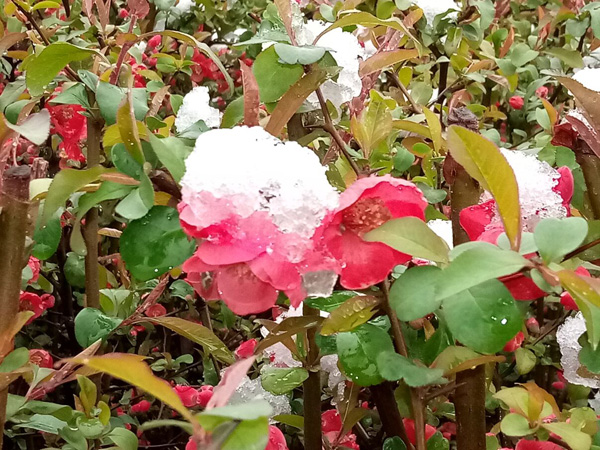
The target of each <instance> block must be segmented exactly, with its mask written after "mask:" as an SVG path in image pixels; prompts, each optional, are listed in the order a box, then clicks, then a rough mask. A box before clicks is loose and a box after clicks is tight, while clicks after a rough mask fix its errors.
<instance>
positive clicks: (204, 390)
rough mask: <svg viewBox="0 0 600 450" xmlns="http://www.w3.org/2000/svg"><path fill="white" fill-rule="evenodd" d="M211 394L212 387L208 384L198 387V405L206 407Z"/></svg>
mask: <svg viewBox="0 0 600 450" xmlns="http://www.w3.org/2000/svg"><path fill="white" fill-rule="evenodd" d="M212 396H213V387H212V386H210V385H204V386H201V387H200V391H198V405H200V406H202V407H203V408H206V405H208V402H209V400H210V399H211V398H212Z"/></svg>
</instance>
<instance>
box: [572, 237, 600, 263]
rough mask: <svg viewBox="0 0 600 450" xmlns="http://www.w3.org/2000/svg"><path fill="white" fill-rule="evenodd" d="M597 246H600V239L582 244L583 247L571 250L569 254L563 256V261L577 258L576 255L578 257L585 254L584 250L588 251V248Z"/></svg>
mask: <svg viewBox="0 0 600 450" xmlns="http://www.w3.org/2000/svg"><path fill="white" fill-rule="evenodd" d="M599 244H600V239H596V240H594V241H592V242H588V243H587V244H584V245H582V246H581V247H579V248H576V249H575V250H573V251H572V252H570V253H567V254H566V255H565V257H564V258H563V261H566V260H568V259H571V258H572V257H573V256H577V255H579V254H580V253H583V252H585V251H586V250H589V249H590V248H594V247H595V246H596V245H599Z"/></svg>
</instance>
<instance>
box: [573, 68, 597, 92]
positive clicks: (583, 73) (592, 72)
mask: <svg viewBox="0 0 600 450" xmlns="http://www.w3.org/2000/svg"><path fill="white" fill-rule="evenodd" d="M573 79H574V80H575V81H578V82H580V83H581V84H583V85H584V86H585V87H586V88H588V89H590V90H592V91H595V92H600V69H591V68H585V69H581V70H580V71H579V72H577V73H576V74H575V75H573Z"/></svg>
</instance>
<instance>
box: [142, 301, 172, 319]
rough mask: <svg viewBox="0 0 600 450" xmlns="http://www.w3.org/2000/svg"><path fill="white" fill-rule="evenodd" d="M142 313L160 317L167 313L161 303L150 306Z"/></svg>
mask: <svg viewBox="0 0 600 450" xmlns="http://www.w3.org/2000/svg"><path fill="white" fill-rule="evenodd" d="M144 314H146V316H147V317H160V316H164V315H165V314H167V310H166V308H165V307H164V306H163V305H161V304H160V303H157V304H155V305H152V306H150V307H149V308H148V309H147V310H146V312H145V313H144Z"/></svg>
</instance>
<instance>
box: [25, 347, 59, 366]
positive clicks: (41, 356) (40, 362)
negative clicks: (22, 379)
mask: <svg viewBox="0 0 600 450" xmlns="http://www.w3.org/2000/svg"><path fill="white" fill-rule="evenodd" d="M29 362H30V363H32V364H35V365H36V366H38V367H45V368H47V369H52V367H53V366H54V360H53V359H52V355H51V354H50V353H48V352H47V351H46V350H42V349H40V348H32V349H31V350H29Z"/></svg>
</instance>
